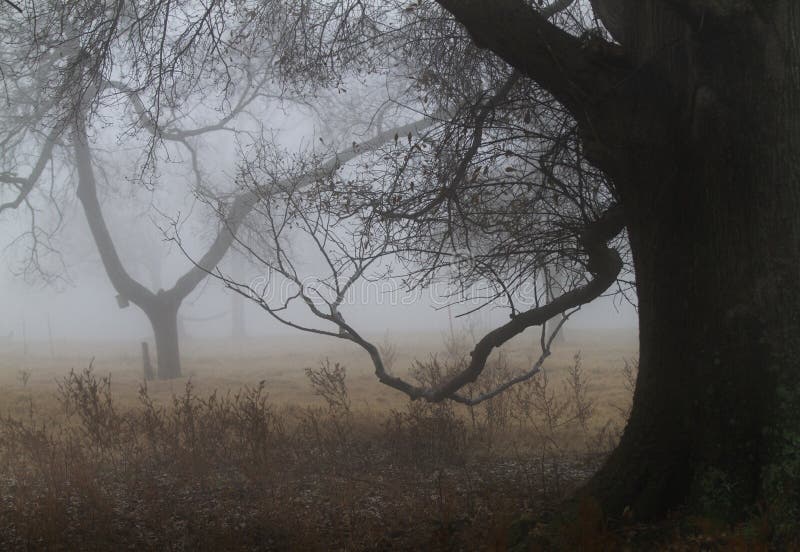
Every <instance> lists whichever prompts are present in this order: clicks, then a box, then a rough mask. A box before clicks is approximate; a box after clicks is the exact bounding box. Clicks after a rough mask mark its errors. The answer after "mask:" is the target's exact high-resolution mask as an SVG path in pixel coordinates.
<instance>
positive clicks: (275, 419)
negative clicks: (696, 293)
mask: <svg viewBox="0 0 800 552" xmlns="http://www.w3.org/2000/svg"><path fill="white" fill-rule="evenodd" d="M435 337H437V338H441V336H435ZM462 337H463V336H445V338H444V339H443V340H439V342H438V343H437V342H434V341H432V340H431V339H430V338H428V339H427V340H426V339H423V338H422V336H399V337H398V338H397V339H396V340H395V343H394V344H393V345H387V346H386V347H385V352H386V353H387V354H386V356H387V357H388V358H390V359H391V360H393V364H394V365H395V369H396V370H398V371H402V367H403V366H406V367H408V370H409V372H410V376H411V377H414V378H416V379H417V380H419V381H421V382H426V381H427V382H431V381H435V380H436V379H437V378H440V377H442V375H443V374H444V373H445V372H446V371H447V370H449V369H452V367H453V366H454V365H456V364H457V363H458V362H461V361H463V357H464V355H465V354H466V353H467V350H468V347H467V346H466V343H467V342H468V340H466V339H465V338H463V339H462ZM280 342H281V343H282V345H281V347H280V348H277V347H275V346H274V345H272V344H271V343H269V342H265V343H261V344H259V343H254V342H250V343H247V344H242V343H239V344H223V343H204V344H194V345H193V346H191V347H189V348H187V351H186V361H185V371H186V373H187V376H188V377H186V378H183V379H181V380H175V381H171V382H151V383H150V384H148V386H144V385H142V384H141V382H140V380H141V377H140V374H141V364H140V360H139V359H138V358H137V356H135V351H136V348H135V347H133V346H131V347H130V349H131V351H132V352H131V353H127V352H126V351H125V350H124V349H123V348H121V347H120V346H119V345H113V344H107V345H106V346H104V347H98V346H97V345H94V346H92V347H91V348H88V347H86V344H83V345H75V344H73V345H72V347H73V349H72V350H70V349H69V348H68V347H67V346H66V345H65V344H59V345H58V349H59V352H60V355H61V356H60V357H59V358H58V359H47V358H34V357H25V356H22V355H20V354H19V352H16V353H15V352H14V351H10V352H9V351H6V354H5V355H3V356H2V357H0V363H2V364H0V413H2V419H0V466H2V467H0V501H2V504H1V505H0V548H2V549H36V550H39V549H42V550H76V549H82V550H117V549H132V550H393V549H394V550H473V549H498V550H502V549H505V547H506V546H507V545H508V544H509V539H510V538H512V539H513V535H514V531H515V523H517V522H518V520H519V519H520V516H522V519H524V517H525V515H526V513H527V514H528V515H531V516H533V515H539V514H540V513H541V512H542V511H546V510H548V509H549V508H551V507H552V506H553V505H554V504H556V503H557V501H558V500H559V499H560V498H562V497H563V496H565V494H566V493H568V492H570V490H572V489H573V488H574V487H575V486H576V485H577V484H579V483H580V482H581V481H583V480H585V478H586V477H588V476H589V475H590V474H591V473H592V471H593V470H594V469H595V468H596V466H597V465H598V463H599V462H600V461H601V460H602V458H603V457H604V455H605V453H606V452H607V451H608V450H609V448H610V447H612V446H613V445H614V443H615V440H616V438H617V435H618V432H619V430H620V428H621V425H622V421H623V419H624V413H625V409H626V407H627V404H628V403H629V396H630V390H629V389H627V388H626V384H627V383H629V382H628V379H627V378H626V375H625V374H624V372H623V370H622V367H623V365H624V359H626V358H631V357H633V356H635V341H634V340H633V339H632V336H621V335H612V334H607V335H605V336H591V335H587V334H580V333H579V332H573V333H572V334H570V342H569V343H567V344H565V345H563V346H561V348H560V349H559V350H557V351H556V353H555V354H554V356H553V358H552V360H551V361H550V362H549V363H548V366H549V368H548V371H547V372H546V373H545V374H542V375H540V376H537V377H536V378H534V379H533V380H531V381H530V382H527V383H525V384H523V385H520V386H518V387H516V388H514V389H513V390H512V391H511V392H510V393H507V394H504V395H501V396H499V397H497V398H495V399H492V400H491V401H489V402H487V403H484V404H482V405H480V406H478V407H474V408H471V409H470V408H465V407H461V406H457V405H452V404H449V403H446V404H438V405H431V404H426V403H422V402H409V401H407V400H405V399H404V398H403V397H402V396H400V395H399V394H397V393H395V392H393V391H391V390H389V389H385V388H383V387H381V386H380V385H379V384H377V383H376V382H375V380H374V378H373V376H372V375H371V374H370V370H369V367H368V366H367V364H366V363H365V362H364V358H363V356H362V355H361V354H360V353H359V351H358V350H354V349H348V348H346V347H341V346H339V345H338V344H333V345H331V344H330V343H327V342H323V343H320V344H314V343H309V342H308V341H307V340H300V339H297V338H295V339H282V340H280ZM424 346H428V347H429V350H436V349H437V348H438V349H439V351H438V354H437V355H436V356H435V357H430V356H427V353H426V352H424V351H421V350H420V349H421V348H422V347H424ZM578 349H580V350H581V351H582V356H580V357H578V356H576V353H577V350H578ZM87 350H91V351H93V353H92V354H93V355H95V361H94V363H93V367H92V368H91V369H89V368H86V366H87V365H88V364H89V362H88V359H87V358H86V355H85V353H81V351H87ZM531 355H532V346H531V344H529V343H525V342H524V341H522V340H519V341H517V342H514V343H512V344H511V347H509V348H508V349H507V351H506V352H505V353H504V354H503V355H498V356H495V357H493V358H492V361H491V366H490V367H489V369H488V370H487V373H486V375H485V377H484V378H482V380H479V382H477V384H476V388H475V389H474V390H473V391H474V392H479V391H480V389H481V387H487V386H491V384H492V382H493V381H499V380H501V379H503V378H505V377H507V376H508V375H509V374H511V373H514V372H515V371H517V370H519V369H521V368H522V367H523V366H524V365H525V362H526V361H527V359H528V357H530V356H531ZM326 357H327V358H331V359H332V360H330V361H329V360H325V359H326ZM414 358H416V359H417V362H412V359H414ZM334 359H335V360H334ZM304 368H305V370H304ZM588 508H589V509H588V510H587V512H588V513H587V515H585V516H582V519H584V520H586V519H588V520H591V519H593V518H592V515H590V514H591V513H592V509H591V507H588ZM587 527H589V528H588V529H587ZM598 527H599V528H600V529H598ZM601 530H602V524H598V523H593V522H591V521H590V522H589V523H588V525H587V526H586V527H578V528H573V529H571V534H572V535H573V536H574V537H575V538H577V539H578V540H576V541H575V542H576V543H578V542H583V540H587V539H588V541H587V542H595V543H603V542H605V543H610V542H612V541H611V540H608V539H610V538H611V537H608V535H605V534H604V533H602V531H601ZM575 535H577V536H575ZM614 538H617V539H618V538H619V537H614ZM581 539H583V540H581ZM604 539H605V540H604ZM570 542H571V541H570ZM613 542H615V543H617V544H619V543H621V542H622V541H619V540H615V541H613Z"/></svg>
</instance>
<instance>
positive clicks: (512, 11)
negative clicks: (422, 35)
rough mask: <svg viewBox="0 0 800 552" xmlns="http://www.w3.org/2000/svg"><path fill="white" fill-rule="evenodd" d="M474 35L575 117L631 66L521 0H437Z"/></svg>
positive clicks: (615, 82)
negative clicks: (589, 48) (585, 42)
mask: <svg viewBox="0 0 800 552" xmlns="http://www.w3.org/2000/svg"><path fill="white" fill-rule="evenodd" d="M437 2H438V3H439V4H440V5H441V6H442V7H443V8H444V9H446V10H447V11H448V12H450V13H451V14H452V15H453V16H454V17H455V18H456V20H458V21H459V22H460V23H461V24H462V25H464V27H465V28H466V29H467V31H468V32H469V33H470V34H471V35H472V38H473V40H474V41H475V43H476V44H477V45H478V46H479V47H481V48H488V49H490V50H492V51H493V52H494V53H496V54H497V55H498V56H500V57H501V58H503V59H504V60H505V61H506V62H507V63H508V64H510V65H511V66H513V67H515V68H517V69H519V70H520V71H522V73H523V74H525V75H527V76H528V77H530V78H531V79H533V80H534V81H536V82H538V83H539V84H540V85H541V86H542V87H543V88H544V89H545V90H547V91H548V92H550V93H551V94H552V95H553V96H554V97H555V98H556V99H558V100H559V101H560V102H561V103H562V104H563V105H564V106H565V107H566V108H567V109H568V110H569V111H570V112H571V113H572V115H573V117H575V118H576V119H577V120H578V121H583V120H584V119H585V114H584V111H585V107H586V106H587V104H589V103H591V102H592V100H593V99H595V98H599V97H605V96H607V95H608V94H609V93H612V92H613V91H614V89H615V87H616V85H617V83H619V82H621V81H622V80H623V79H624V78H625V76H626V75H628V74H629V72H630V68H628V67H622V66H621V62H620V60H619V59H616V58H615V59H614V60H609V59H606V58H605V57H603V56H602V55H601V54H599V53H597V52H592V53H591V55H590V53H589V52H588V51H587V50H586V49H585V48H584V47H583V43H582V41H581V40H580V39H579V38H577V37H575V36H572V35H571V34H569V33H567V32H565V31H563V30H561V29H559V28H558V27H557V26H555V25H554V24H552V23H550V22H549V21H548V20H547V17H545V16H543V15H542V13H540V12H538V11H536V10H535V9H534V8H533V7H532V6H531V5H530V3H529V2H526V1H525V0H437Z"/></svg>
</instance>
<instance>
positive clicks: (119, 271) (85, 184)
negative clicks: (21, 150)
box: [74, 122, 156, 309]
mask: <svg viewBox="0 0 800 552" xmlns="http://www.w3.org/2000/svg"><path fill="white" fill-rule="evenodd" d="M76 127H77V128H76V129H75V139H74V142H75V143H74V150H75V161H76V164H77V166H78V199H79V200H80V202H81V205H82V206H83V210H84V213H85V214H86V222H88V223H89V230H90V231H91V233H92V237H93V238H94V241H95V243H96V244H97V251H98V252H99V253H100V259H101V261H102V262H103V266H104V267H105V269H106V273H107V274H108V278H109V280H111V285H113V286H114V289H115V290H116V291H117V293H119V295H120V298H121V299H123V300H129V301H132V302H133V303H134V304H136V305H138V306H140V307H142V308H143V309H144V308H145V307H148V306H150V305H151V304H152V302H153V300H154V299H155V298H156V295H155V294H153V293H152V292H151V291H150V290H148V289H147V288H146V287H144V286H143V285H142V284H140V283H139V282H137V281H136V280H134V279H133V278H132V277H131V275H130V274H128V271H127V270H126V269H125V266H124V265H123V264H122V260H121V259H120V257H119V254H118V253H117V248H116V246H115V245H114V240H113V238H112V237H111V233H110V232H109V231H108V226H107V225H106V221H105V218H104V217H103V209H102V207H101V206H100V201H99V200H98V198H97V182H96V180H95V175H94V170H93V169H92V158H91V153H90V151H89V143H88V140H89V139H88V136H87V134H86V128H85V127H84V126H83V124H82V122H79V123H78V125H76Z"/></svg>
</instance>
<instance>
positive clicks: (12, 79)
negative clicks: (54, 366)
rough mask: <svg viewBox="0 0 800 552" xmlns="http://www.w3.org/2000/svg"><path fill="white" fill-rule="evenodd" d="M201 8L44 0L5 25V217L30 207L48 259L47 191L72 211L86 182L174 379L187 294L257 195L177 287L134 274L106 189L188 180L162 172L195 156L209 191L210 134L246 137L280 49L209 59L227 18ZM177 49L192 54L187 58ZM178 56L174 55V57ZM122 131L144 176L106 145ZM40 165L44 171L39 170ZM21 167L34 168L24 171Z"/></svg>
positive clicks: (95, 214) (241, 200)
mask: <svg viewBox="0 0 800 552" xmlns="http://www.w3.org/2000/svg"><path fill="white" fill-rule="evenodd" d="M194 7H195V6H193V5H192V4H191V3H182V4H179V3H172V4H171V3H160V4H153V3H138V4H137V3H125V2H117V3H112V4H108V5H99V4H95V3H91V2H87V3H61V2H46V1H45V2H32V3H29V4H26V5H25V6H24V8H25V9H23V10H22V12H21V13H22V15H20V16H19V17H16V18H8V19H6V20H4V21H3V23H2V26H3V30H2V31H0V32H2V33H3V39H2V55H3V58H2V65H0V68H2V72H3V77H4V81H3V82H4V91H5V94H6V98H5V100H6V101H5V103H4V109H5V117H4V119H3V123H2V127H1V128H0V133H2V134H1V135H2V139H3V140H4V143H5V144H6V146H5V147H4V149H3V154H2V161H3V166H4V169H5V170H4V172H3V173H2V174H0V184H5V185H6V186H8V187H10V188H11V190H12V191H13V192H14V195H13V197H12V198H11V199H9V200H8V201H6V202H5V203H0V213H2V212H3V211H6V210H11V209H16V208H17V207H20V206H26V207H27V208H28V211H29V212H30V215H31V221H32V225H31V231H30V232H29V233H28V234H27V237H29V238H30V240H31V247H30V257H31V258H32V259H34V260H35V262H34V263H33V264H34V266H35V267H36V268H38V266H39V263H38V258H39V254H40V251H41V250H42V249H43V248H45V249H47V248H50V245H49V244H48V243H45V242H43V240H42V238H43V237H44V238H46V237H48V236H49V235H50V233H51V232H49V231H43V230H41V229H40V228H39V227H38V226H37V224H38V223H36V222H35V221H36V220H37V213H38V212H39V210H40V209H41V207H40V206H39V205H37V203H36V201H35V200H34V198H33V194H34V193H35V192H39V194H41V195H44V196H45V198H46V199H47V200H49V207H51V208H52V210H53V212H55V213H58V214H59V216H60V215H61V209H60V205H59V203H60V202H61V201H62V199H63V198H64V197H65V194H67V193H68V191H69V190H71V189H72V188H71V186H69V185H65V184H69V183H70V182H74V183H75V184H76V187H75V190H76V191H77V198H78V200H79V202H80V204H81V206H82V208H83V211H84V213H85V216H86V220H87V222H88V224H89V229H90V231H91V235H92V238H93V239H94V242H95V244H96V247H97V250H98V252H99V254H100V258H101V260H102V264H103V267H104V268H105V271H106V274H107V275H108V278H109V280H110V282H111V284H112V285H113V287H114V289H115V290H116V292H117V294H118V295H117V301H118V303H119V306H120V307H126V306H128V304H129V303H133V304H135V305H136V306H138V307H139V308H141V309H142V310H143V311H144V313H145V314H146V315H147V317H148V319H149V321H150V323H151V325H152V327H153V333H154V336H155V343H156V356H157V359H158V363H157V373H158V377H159V378H161V379H165V378H173V377H177V376H180V374H181V365H180V353H179V335H178V333H179V332H178V309H179V308H180V306H181V303H182V302H183V300H184V299H185V298H186V297H187V296H188V295H189V294H190V293H191V292H192V291H193V290H194V289H195V288H196V287H197V285H198V284H199V283H200V282H201V281H202V280H203V279H205V277H206V270H208V269H211V268H213V267H214V266H216V265H217V264H218V263H219V262H220V261H221V260H222V258H223V257H224V256H225V254H226V253H227V251H228V248H229V247H230V245H231V243H232V241H233V234H234V233H235V232H236V230H237V228H238V226H239V225H240V224H241V222H242V220H243V219H244V217H245V216H246V214H247V212H248V211H249V209H250V207H251V202H250V201H249V198H248V196H247V194H240V195H239V196H236V197H232V198H230V199H229V201H228V202H222V201H220V203H219V207H218V209H224V210H225V213H226V216H225V218H224V220H222V221H221V223H220V224H218V225H217V226H218V229H217V231H216V235H215V236H213V237H212V239H211V243H210V245H209V247H208V249H207V251H206V252H205V254H204V255H202V258H201V259H200V260H199V263H198V266H190V268H189V270H188V271H187V272H185V273H184V274H183V275H181V276H180V277H179V278H178V279H177V281H176V282H175V284H174V285H173V286H172V287H170V288H168V289H161V288H160V286H156V287H155V288H154V289H148V287H147V286H146V285H144V284H142V283H140V282H139V281H138V280H137V279H136V278H135V277H134V276H132V274H131V273H130V272H129V270H128V267H126V263H125V262H124V261H123V259H122V257H121V255H120V252H119V250H118V247H117V245H116V243H115V240H114V238H113V233H112V230H110V229H109V228H108V224H107V221H106V217H105V215H104V209H103V206H102V203H101V187H102V185H105V186H115V187H118V186H120V185H121V186H135V187H136V186H138V187H140V188H141V189H146V188H154V187H158V186H161V187H163V186H167V185H173V186H174V185H177V184H179V182H178V181H177V180H178V179H176V177H174V176H171V177H164V176H162V174H161V168H162V166H163V165H166V164H174V163H175V161H176V159H181V160H182V162H183V164H184V166H186V167H187V168H188V172H189V174H190V175H191V180H190V182H193V185H194V186H195V190H194V191H195V193H198V194H199V193H204V192H207V191H208V188H209V185H208V183H207V182H206V179H207V176H206V169H207V167H208V163H204V162H203V160H201V159H200V158H199V157H200V155H201V154H200V153H199V152H201V151H203V149H205V150H208V148H209V147H211V148H212V149H213V145H211V146H209V144H208V137H209V136H211V135H212V134H215V133H216V134H219V133H228V134H233V133H234V131H235V129H234V128H233V126H232V121H234V119H236V118H237V117H241V116H242V113H243V111H244V110H245V109H247V108H251V107H252V108H256V109H258V107H256V103H257V101H258V100H260V99H262V98H263V97H264V96H266V95H267V92H266V90H265V87H264V83H265V81H266V79H267V77H268V73H267V72H265V71H263V70H262V69H263V67H264V66H265V65H264V64H267V61H268V59H267V58H258V59H256V60H253V61H251V60H250V59H249V58H247V56H245V55H244V53H243V52H242V51H240V50H237V51H236V52H229V55H228V56H227V57H226V59H225V61H221V62H219V64H217V63H216V62H215V63H214V66H215V67H214V69H213V70H211V69H208V70H207V69H206V68H204V67H202V63H203V60H202V56H203V55H204V54H205V53H207V52H204V50H203V48H204V47H209V46H213V47H215V48H216V53H217V54H221V53H222V51H223V50H222V45H221V44H219V43H218V42H217V41H216V39H213V40H210V41H209V40H207V39H205V38H204V36H205V35H206V33H213V32H214V29H215V28H217V27H215V25H218V24H221V21H220V20H217V21H216V22H214V21H211V20H210V19H208V18H207V17H204V16H203V14H201V13H196V12H195V11H194ZM176 51H179V52H180V53H181V57H180V58H176V57H175V56H174V53H175V52H176ZM170 53H172V54H173V55H172V57H170V58H169V59H167V58H166V57H165V56H167V55H169V54H170ZM155 60H158V61H157V62H156V61H155ZM259 63H262V65H259ZM193 64H200V65H193ZM267 66H268V64H267ZM218 71H224V72H227V74H228V76H229V77H230V78H233V75H235V76H236V80H237V84H236V86H235V87H234V86H233V85H231V86H230V87H229V88H228V89H223V90H219V89H218V87H217V86H216V83H214V82H213V79H212V77H213V75H214V74H217V72H218ZM181 75H182V76H181ZM188 75H191V78H188ZM272 97H274V98H276V97H277V95H275V94H272ZM214 102H216V105H215V104H214ZM111 124H114V125H116V128H117V132H118V135H117V136H116V137H113V135H112V134H111V132H110V131H109V130H108V128H107V127H109V126H110V125H111ZM109 137H113V138H117V139H118V140H119V141H121V142H124V143H125V145H126V146H127V147H128V149H134V150H137V151H138V157H139V159H138V163H137V168H134V169H133V170H132V172H130V173H128V174H125V173H124V172H123V169H119V168H118V167H115V166H114V165H115V163H116V164H117V165H119V164H121V161H122V160H123V158H122V157H120V156H115V155H113V154H112V155H110V156H109V155H107V154H106V152H105V151H104V150H106V149H110V148H108V144H106V143H103V142H104V141H106V140H108V139H109ZM204 140H205V142H204ZM171 144H174V145H176V146H177V149H176V148H175V147H172V146H171ZM181 149H182V150H183V151H180V150H181ZM26 167H30V169H29V170H28V172H27V173H26V172H24V170H25V168H26ZM47 168H49V172H50V174H47V172H46V169H47ZM73 168H74V169H73ZM20 172H22V173H23V176H18V175H19V174H20ZM98 173H99V174H100V178H98ZM109 175H116V177H117V179H118V180H117V181H116V182H113V183H111V182H109V180H110V179H111V178H113V176H109ZM45 178H49V179H50V182H47V181H45ZM163 180H173V182H170V183H169V184H167V183H165V182H163ZM101 182H102V184H100V183H101ZM118 232H119V231H118ZM119 233H120V234H121V233H122V232H119ZM124 237H125V239H126V241H128V240H131V239H134V240H135V239H136V237H135V236H132V235H130V234H127V235H125V236H124ZM143 239H144V237H143ZM150 246H151V247H152V244H150ZM158 255H159V254H155V256H156V257H158ZM152 257H153V255H150V258H152Z"/></svg>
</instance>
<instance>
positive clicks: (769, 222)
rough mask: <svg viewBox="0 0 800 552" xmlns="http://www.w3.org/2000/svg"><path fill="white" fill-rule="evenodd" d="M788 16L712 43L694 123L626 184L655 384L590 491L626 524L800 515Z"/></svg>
mask: <svg viewBox="0 0 800 552" xmlns="http://www.w3.org/2000/svg"><path fill="white" fill-rule="evenodd" d="M780 4H781V6H782V7H783V8H782V9H778V8H776V9H775V12H774V13H772V14H770V15H771V23H770V25H769V26H767V25H766V24H763V25H762V24H761V23H759V22H757V21H755V16H753V15H749V16H748V17H750V18H752V20H748V21H747V23H748V25H747V26H746V29H745V30H742V29H737V31H738V33H739V34H736V35H735V36H731V35H724V34H721V33H720V34H714V33H713V32H711V33H709V34H708V35H706V37H705V39H706V41H707V42H706V43H705V44H702V47H703V48H702V50H701V53H702V54H703V55H704V56H705V59H703V60H702V66H697V67H694V68H693V71H692V72H693V73H694V78H696V79H698V80H702V81H703V83H702V84H700V83H698V82H695V87H696V88H695V89H694V101H695V103H694V104H692V106H691V109H692V110H693V111H691V112H690V113H689V115H690V117H688V118H687V117H680V116H678V114H675V116H674V117H672V118H673V119H674V123H673V126H672V128H671V132H668V133H667V134H666V135H662V136H661V137H659V138H658V139H651V140H650V141H649V143H648V145H647V146H644V147H641V146H639V148H638V150H635V147H634V146H633V145H630V146H628V147H629V148H630V150H629V151H628V152H627V155H626V156H625V161H624V164H623V165H622V166H623V167H624V168H623V169H622V170H620V169H617V176H618V178H617V179H615V184H616V185H617V187H618V190H619V192H620V195H621V198H622V202H623V205H624V207H625V209H626V217H627V222H628V224H627V226H628V232H629V236H630V242H631V250H632V253H633V258H634V266H635V270H636V281H637V290H638V301H639V332H640V363H639V378H638V381H637V385H636V390H635V394H634V401H633V409H632V412H631V417H630V420H629V422H628V425H627V427H626V429H625V432H624V434H623V437H622V440H621V442H620V444H619V446H618V448H617V449H616V450H615V451H614V452H613V453H612V455H611V457H610V458H609V460H608V461H607V463H606V464H605V466H604V467H603V468H602V469H601V470H600V472H599V473H598V474H597V475H596V476H595V477H594V478H593V480H592V481H591V482H590V483H589V485H588V486H587V487H586V489H585V492H586V493H588V494H589V495H592V496H594V497H596V498H598V499H599V500H600V502H601V504H602V505H603V506H604V507H605V510H606V513H607V514H608V515H610V516H612V517H614V516H618V515H620V514H621V513H622V512H623V510H624V509H625V508H626V507H627V508H630V509H632V510H633V512H634V515H636V516H637V517H639V518H652V517H656V516H660V515H663V514H664V513H665V512H667V511H669V510H671V509H674V508H677V507H686V508H688V509H689V510H690V511H693V512H695V513H699V514H702V515H706V516H711V517H714V518H718V519H726V520H734V519H737V518H742V517H743V516H747V515H748V514H749V513H753V512H754V507H755V505H756V504H762V505H766V506H767V507H768V508H769V509H770V511H771V512H772V514H771V515H772V516H773V518H772V521H773V523H774V524H777V529H781V528H783V529H789V528H790V525H786V524H784V521H786V520H792V519H794V518H795V516H797V514H798V513H800V509H799V507H800V485H798V483H799V482H800V180H798V177H799V176H800V175H798V170H799V169H798V168H799V167H800V155H798V154H799V153H800V72H799V71H798V67H800V55H798V52H799V51H800V49H799V48H798V44H797V42H793V41H792V40H788V39H787V38H786V37H789V36H791V37H793V36H794V35H793V33H794V30H793V29H797V28H800V8H798V6H796V5H794V4H795V3H788V2H784V3H780ZM773 25H774V27H773ZM693 46H695V47H696V46H698V45H697V44H694V45H693ZM734 46H736V48H734ZM694 53H695V54H696V53H697V52H694ZM697 63H700V62H697ZM698 75H699V77H698ZM687 107H688V106H687ZM646 133H647V129H646V128H639V129H635V130H634V131H633V132H632V134H634V135H636V134H638V136H640V137H641V136H645V135H646ZM788 523H789V524H791V523H793V522H791V521H788ZM782 524H783V525H782Z"/></svg>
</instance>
